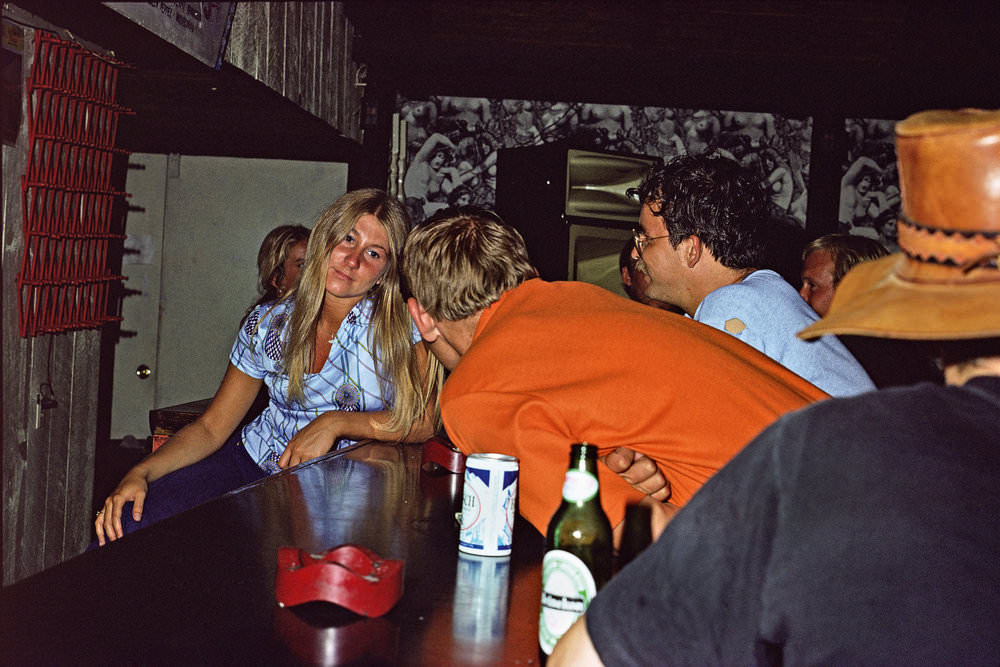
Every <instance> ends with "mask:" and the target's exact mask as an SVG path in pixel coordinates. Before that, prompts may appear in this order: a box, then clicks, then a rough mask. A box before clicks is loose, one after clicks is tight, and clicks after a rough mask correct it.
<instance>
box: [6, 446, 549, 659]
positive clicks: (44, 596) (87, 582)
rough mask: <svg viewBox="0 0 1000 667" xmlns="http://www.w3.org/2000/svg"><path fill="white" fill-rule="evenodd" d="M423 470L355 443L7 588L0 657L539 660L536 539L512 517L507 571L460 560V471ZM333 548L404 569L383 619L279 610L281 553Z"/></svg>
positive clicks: (411, 454) (401, 455)
mask: <svg viewBox="0 0 1000 667" xmlns="http://www.w3.org/2000/svg"><path fill="white" fill-rule="evenodd" d="M420 463H421V449H420V446H418V445H402V446H399V445H388V444H384V443H362V444H360V445H357V446H354V447H351V448H348V449H344V450H340V451H338V452H334V453H332V454H329V455H327V456H326V457H323V458H320V459H317V460H315V461H312V462H310V463H307V464H304V465H302V466H299V467H298V468H295V469H293V470H290V471H286V472H283V473H280V474H278V475H274V476H271V477H269V478H267V479H265V480H263V481H261V482H259V483H257V484H254V485H251V486H248V487H245V488H243V489H240V490H238V491H235V492H233V493H231V494H228V495H226V496H223V497H222V498H219V499H216V500H214V501H212V502H209V503H206V504H204V505H201V506H199V507H196V508H194V509H192V510H190V511H188V512H185V513H183V514H181V515H178V516H176V517H173V518H171V519H168V520H166V521H163V522H161V523H159V524H156V525H154V526H151V527H149V528H146V529H144V530H141V531H138V532H136V533H134V534H132V535H129V536H127V537H126V538H125V539H123V540H120V541H118V542H115V543H111V544H109V545H108V546H106V547H104V548H101V549H98V550H95V551H92V552H88V553H85V554H82V555H80V556H78V557H76V558H74V559H71V560H69V561H67V562H65V563H63V564H61V565H58V566H56V567H54V568H51V569H50V570H46V571H44V572H41V573H39V574H37V575H35V576H33V577H30V578H28V579H25V580H24V581H21V582H18V583H17V584H14V585H12V586H9V587H7V588H5V589H3V590H2V591H0V662H3V663H4V664H75V665H79V664H97V663H100V664H143V665H150V664H199V665H202V664H244V665H245V664H271V665H274V664H282V665H283V664H310V663H311V664H366V665H372V664H374V665H380V664H385V665H394V664H423V665H432V664H433V665H462V664H472V665H492V664H497V665H499V664H503V665H531V664H536V663H537V662H538V648H537V632H538V605H539V595H540V585H541V584H540V581H541V556H542V550H543V544H542V538H541V536H540V535H539V534H538V532H537V531H535V530H534V528H532V527H531V526H530V525H529V524H527V523H526V522H523V521H522V520H521V519H520V518H519V519H518V522H517V525H516V526H515V535H514V551H513V555H512V556H511V557H510V559H509V561H508V560H507V559H490V558H483V557H466V556H464V555H462V556H461V558H460V556H459V552H458V548H457V545H458V530H457V527H456V524H455V512H456V511H457V510H458V508H459V505H460V504H461V493H462V479H461V475H453V474H450V473H446V472H428V471H424V470H422V469H421V467H420ZM346 543H354V544H358V545H361V546H364V547H367V548H369V549H371V550H372V551H375V552H376V553H378V554H379V555H381V556H382V557H384V558H392V559H403V560H405V561H406V573H405V589H404V592H403V596H402V598H401V599H400V601H399V602H398V603H397V604H396V606H395V607H394V608H393V609H392V610H391V611H390V612H388V613H387V614H386V615H384V616H382V617H380V618H374V619H366V618H362V617H360V616H356V615H353V614H352V613H350V612H347V611H346V610H343V609H341V608H339V607H336V606H333V605H329V604H328V603H325V602H313V603H308V604H306V605H300V606H298V607H293V608H284V609H283V608H280V607H278V605H277V603H276V602H275V596H274V580H275V573H276V569H277V562H276V558H277V551H278V547H280V546H294V547H299V548H302V549H307V550H309V551H310V552H312V553H319V552H323V551H326V550H327V549H330V548H331V547H334V546H338V545H341V544H346Z"/></svg>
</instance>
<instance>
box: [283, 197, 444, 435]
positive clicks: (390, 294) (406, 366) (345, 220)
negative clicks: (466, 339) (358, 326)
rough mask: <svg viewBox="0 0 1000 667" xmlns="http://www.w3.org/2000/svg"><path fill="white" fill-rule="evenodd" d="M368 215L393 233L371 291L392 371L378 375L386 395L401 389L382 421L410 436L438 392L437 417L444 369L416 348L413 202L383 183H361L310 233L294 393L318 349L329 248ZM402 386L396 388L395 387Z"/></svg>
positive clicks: (375, 339)
mask: <svg viewBox="0 0 1000 667" xmlns="http://www.w3.org/2000/svg"><path fill="white" fill-rule="evenodd" d="M363 215H374V216H375V217H376V218H377V219H378V220H379V222H381V223H382V225H383V226H384V227H385V230H386V232H387V233H388V236H389V248H388V251H389V256H388V258H387V260H388V261H387V263H386V267H385V270H384V271H383V273H382V276H381V279H380V280H379V281H378V283H377V284H376V285H374V286H373V287H372V289H371V291H370V292H369V298H371V300H372V339H371V343H372V345H373V349H372V353H373V355H374V356H375V359H376V361H377V362H378V363H379V365H380V366H381V369H382V372H383V373H385V375H386V377H382V376H380V377H379V383H380V389H381V391H382V395H383V397H384V398H388V397H389V396H390V395H393V394H394V395H395V398H394V400H393V402H392V417H391V418H390V419H389V421H388V422H385V423H383V424H379V425H378V428H380V429H383V430H386V431H400V432H401V433H402V434H403V435H404V436H405V434H406V433H407V432H408V431H409V430H410V428H411V427H412V426H413V423H414V422H415V421H417V420H418V419H420V417H421V416H423V414H424V409H425V408H426V406H427V404H428V402H429V401H430V400H431V398H432V397H433V398H434V410H435V423H437V391H438V389H439V387H440V385H441V382H442V380H443V375H444V371H443V369H442V367H441V365H440V362H438V361H437V360H436V359H435V358H434V356H433V355H430V354H428V355H427V356H428V362H427V364H426V365H425V367H424V368H419V364H418V362H417V357H416V354H415V353H414V350H413V338H412V323H411V320H410V314H409V311H408V310H407V309H406V304H405V303H404V302H403V297H402V294H401V293H400V285H399V258H400V254H401V252H402V250H403V245H404V244H405V242H406V237H407V234H408V233H409V231H410V220H409V217H408V216H407V214H406V209H405V208H404V207H403V205H402V204H400V203H399V201H397V200H396V199H394V198H393V197H390V196H389V195H388V194H386V193H385V192H383V191H381V190H375V189H364V190H354V191H352V192H348V193H347V194H345V195H343V196H341V197H339V198H338V199H337V200H336V201H335V202H333V204H331V205H330V207H329V208H328V209H326V211H324V212H323V214H322V215H321V216H320V217H319V220H318V221H317V222H316V225H315V226H314V227H313V231H312V234H310V236H309V244H308V247H307V249H306V263H305V266H304V267H303V269H302V275H301V277H300V278H299V284H298V287H297V288H295V290H294V292H293V296H294V299H295V307H294V309H293V311H292V316H291V321H290V324H289V328H288V335H287V337H286V339H285V349H284V359H285V370H286V372H287V373H288V393H289V398H290V399H291V400H302V398H303V397H304V383H305V376H306V373H307V372H308V371H309V369H310V367H311V366H312V362H313V355H314V354H315V341H316V327H317V325H318V323H319V316H320V312H321V310H322V307H323V299H324V297H325V296H326V276H327V267H328V263H329V257H330V252H331V251H332V250H333V247H334V246H335V245H337V244H338V243H340V242H341V241H342V240H343V239H344V237H345V236H347V233H348V232H349V231H350V230H351V229H352V228H353V227H354V225H355V224H356V223H357V221H358V218H360V217H361V216H363ZM393 386H394V388H395V391H394V392H393V389H392V387H393Z"/></svg>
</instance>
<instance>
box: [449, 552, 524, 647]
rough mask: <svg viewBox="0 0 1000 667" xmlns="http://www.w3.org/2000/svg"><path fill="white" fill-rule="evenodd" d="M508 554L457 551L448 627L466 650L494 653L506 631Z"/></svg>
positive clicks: (508, 575)
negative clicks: (480, 554)
mask: <svg viewBox="0 0 1000 667" xmlns="http://www.w3.org/2000/svg"><path fill="white" fill-rule="evenodd" d="M509 581H510V558H509V557H496V556H473V555H472V554H467V553H461V552H459V554H458V570H457V572H456V573H455V598H454V604H453V605H452V620H451V624H452V625H451V630H452V636H453V637H454V639H455V640H456V641H458V642H460V643H462V644H463V645H464V648H465V649H466V650H470V651H471V650H473V649H483V650H484V651H485V652H486V654H487V655H489V656H491V657H495V653H496V645H497V644H498V643H500V642H502V641H503V639H504V636H505V634H506V632H507V597H508V591H509V588H510V586H509Z"/></svg>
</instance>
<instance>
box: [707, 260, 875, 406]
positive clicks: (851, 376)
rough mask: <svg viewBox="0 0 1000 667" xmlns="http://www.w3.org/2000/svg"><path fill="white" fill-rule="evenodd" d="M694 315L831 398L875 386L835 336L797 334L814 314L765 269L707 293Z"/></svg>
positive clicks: (789, 288) (817, 316)
mask: <svg viewBox="0 0 1000 667" xmlns="http://www.w3.org/2000/svg"><path fill="white" fill-rule="evenodd" d="M694 319H695V320H696V321H698V322H702V323H704V324H707V325H709V326H711V327H715V328H716V329H720V330H722V331H725V332H727V333H729V334H731V335H733V336H735V337H736V338H739V339H740V340H741V341H743V342H744V343H746V344H747V345H750V346H752V347H755V348H757V349H758V350H760V351H761V352H763V353H764V354H766V355H767V356H769V357H771V358H772V359H774V360H775V361H777V362H778V363H780V364H781V365H783V366H785V367H786V368H788V369H789V370H791V371H792V372H793V373H796V374H797V375H800V376H801V377H803V378H805V379H806V380H808V381H809V382H811V383H813V384H814V385H816V386H817V387H819V388H820V389H822V390H823V391H825V392H826V393H828V394H830V395H831V396H853V395H855V394H861V393H863V392H866V391H870V390H873V389H875V384H874V383H873V382H872V381H871V378H869V377H868V374H867V373H866V372H865V369H864V368H862V367H861V364H859V363H858V361H857V360H856V359H855V358H854V357H853V356H852V355H851V353H850V352H848V351H847V348H846V347H844V345H843V343H841V342H840V341H839V340H838V339H837V338H836V337H835V336H822V337H820V338H819V339H817V340H815V341H804V340H802V339H801V338H798V337H797V336H796V334H797V333H798V332H799V331H802V330H803V329H805V328H806V327H807V326H809V325H810V324H812V323H813V322H815V321H816V320H818V319H819V315H817V314H816V311H814V310H813V309H812V308H810V307H809V304H807V303H806V302H805V301H804V300H803V299H802V297H800V296H799V295H798V293H797V292H796V291H795V288H793V287H792V286H791V285H789V284H788V283H787V282H785V280H784V278H782V277H781V276H779V275H778V274H777V273H775V272H774V271H771V270H769V269H762V270H760V271H754V272H753V273H751V274H750V275H748V276H747V277H746V278H744V279H743V280H741V281H740V282H738V283H734V284H732V285H726V286H725V287H720V288H718V289H717V290H715V291H714V292H711V293H710V294H709V295H708V296H706V297H705V298H704V299H703V300H702V302H701V303H700V304H698V310H696V311H695V314H694Z"/></svg>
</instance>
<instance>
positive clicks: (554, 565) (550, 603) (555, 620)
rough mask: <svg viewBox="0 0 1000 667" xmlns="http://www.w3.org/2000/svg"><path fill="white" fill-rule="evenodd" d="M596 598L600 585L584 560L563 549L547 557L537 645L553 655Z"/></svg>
mask: <svg viewBox="0 0 1000 667" xmlns="http://www.w3.org/2000/svg"><path fill="white" fill-rule="evenodd" d="M588 477H589V475H588ZM595 595H597V584H596V583H595V582H594V576H593V575H592V574H591V573H590V570H589V569H588V568H587V566H586V564H584V562H583V561H582V560H580V559H579V558H577V557H576V556H574V555H573V554H571V553H569V552H568V551H562V550H560V549H553V550H551V551H549V552H547V553H546V554H545V558H544V559H543V560H542V610H541V614H540V615H539V619H538V643H539V645H540V646H541V647H542V651H544V652H545V655H551V654H552V649H553V648H555V645H556V642H558V641H559V638H560V637H562V636H563V635H564V634H566V631H567V630H569V626H571V625H573V623H574V622H575V621H576V619H578V618H580V616H582V615H583V612H585V611H587V606H588V605H590V601H591V600H592V599H594V596H595Z"/></svg>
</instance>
